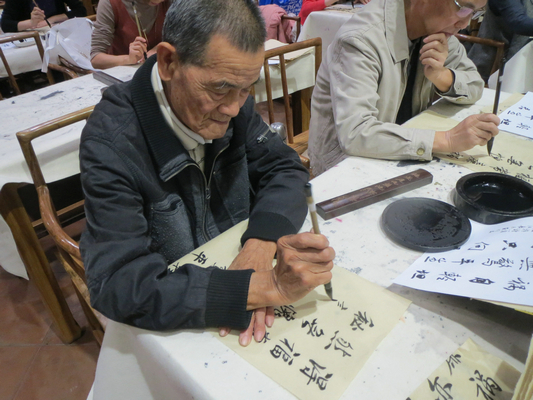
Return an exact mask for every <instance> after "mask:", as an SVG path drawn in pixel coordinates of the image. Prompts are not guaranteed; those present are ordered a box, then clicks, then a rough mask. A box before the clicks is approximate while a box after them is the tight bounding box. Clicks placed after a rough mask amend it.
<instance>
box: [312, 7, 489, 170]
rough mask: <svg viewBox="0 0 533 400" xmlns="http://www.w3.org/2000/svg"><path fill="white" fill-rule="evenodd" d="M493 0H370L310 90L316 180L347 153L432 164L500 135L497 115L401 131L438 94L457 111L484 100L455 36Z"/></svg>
mask: <svg viewBox="0 0 533 400" xmlns="http://www.w3.org/2000/svg"><path fill="white" fill-rule="evenodd" d="M485 3H486V0H469V1H467V0H372V1H371V2H370V3H369V4H367V5H366V6H365V7H364V8H363V9H362V10H361V11H359V12H358V13H356V14H355V15H354V16H353V17H352V18H351V19H350V20H349V21H348V22H346V24H344V25H343V26H342V27H341V29H340V30H339V31H338V32H337V35H336V37H335V39H334V41H333V43H332V44H331V45H330V46H329V48H328V53H327V57H326V59H325V60H324V62H323V63H322V65H321V67H320V71H319V73H318V77H317V84H316V86H315V89H314V92H313V99H312V110H311V123H310V127H311V128H310V131H309V157H310V159H311V167H312V168H313V172H314V173H315V174H320V173H322V172H323V171H325V170H326V169H328V168H330V167H332V166H334V165H335V164H337V163H338V162H339V161H341V160H342V159H343V158H345V157H346V156H347V155H355V156H364V157H373V158H384V159H390V160H397V159H414V160H431V159H432V157H433V153H446V152H456V151H464V150H467V149H470V148H472V147H474V146H476V145H485V144H486V143H487V141H488V140H489V139H491V138H492V137H493V136H495V135H497V134H498V125H499V119H498V117H497V116H495V115H494V114H479V115H473V116H470V117H468V118H466V119H465V120H464V121H462V122H461V123H460V124H459V125H457V126H456V127H455V128H453V129H451V130H449V131H435V130H432V129H430V127H428V129H410V128H406V127H402V126H400V124H402V123H403V122H405V121H407V120H408V119H409V118H411V117H412V116H414V115H416V114H418V113H420V112H422V111H423V110H425V109H426V108H427V107H428V105H429V104H430V102H431V100H432V99H433V97H434V94H437V95H438V96H440V97H442V98H444V99H445V100H447V101H450V102H454V103H457V104H470V103H473V102H475V101H477V100H478V99H479V98H480V97H481V93H482V91H483V85H484V83H483V80H482V79H481V77H480V75H479V73H478V72H477V70H476V67H475V65H474V64H473V63H472V62H471V61H470V60H469V59H468V58H467V56H466V53H465V50H464V47H463V46H462V45H461V44H460V43H459V41H458V40H457V39H456V38H455V37H454V36H453V34H454V33H457V32H458V31H459V30H460V29H463V28H465V27H466V26H467V25H468V24H469V22H470V19H471V18H477V17H478V16H479V15H481V14H482V12H483V7H484V6H485Z"/></svg>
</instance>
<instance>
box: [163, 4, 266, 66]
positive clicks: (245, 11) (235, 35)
mask: <svg viewBox="0 0 533 400" xmlns="http://www.w3.org/2000/svg"><path fill="white" fill-rule="evenodd" d="M214 35H221V36H224V37H225V38H227V39H228V40H229V42H230V43H231V45H232V46H234V47H236V48H237V49H239V50H240V51H244V52H250V53H255V52H257V51H259V50H260V49H261V48H262V47H263V46H264V43H265V40H266V29H265V22H264V20H263V17H262V16H261V11H259V7H257V5H256V4H255V3H254V2H253V0H174V2H173V3H172V4H171V6H170V8H169V9H168V12H167V15H166V18H165V23H164V25H163V41H164V42H168V43H170V44H171V45H173V46H174V48H175V49H176V52H177V55H178V57H179V60H180V62H181V63H183V64H184V65H190V64H192V65H199V66H201V65H203V64H204V62H205V52H206V50H207V46H208V44H209V42H210V40H211V38H212V37H213V36H214Z"/></svg>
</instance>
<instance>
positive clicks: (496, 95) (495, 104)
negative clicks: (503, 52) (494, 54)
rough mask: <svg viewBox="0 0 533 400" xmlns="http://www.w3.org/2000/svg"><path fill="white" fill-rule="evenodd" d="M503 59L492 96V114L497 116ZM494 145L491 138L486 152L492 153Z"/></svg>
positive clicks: (503, 65) (503, 58) (503, 59)
mask: <svg viewBox="0 0 533 400" xmlns="http://www.w3.org/2000/svg"><path fill="white" fill-rule="evenodd" d="M505 61H506V60H505V57H502V59H501V60H500V68H499V70H498V82H497V83H496V94H495V95H494V106H493V107H492V113H493V114H494V115H498V106H499V104H500V92H501V91H502V78H503V69H504V67H505ZM493 144H494V137H491V138H490V139H489V141H488V142H487V152H488V153H489V156H490V152H491V151H492V145H493Z"/></svg>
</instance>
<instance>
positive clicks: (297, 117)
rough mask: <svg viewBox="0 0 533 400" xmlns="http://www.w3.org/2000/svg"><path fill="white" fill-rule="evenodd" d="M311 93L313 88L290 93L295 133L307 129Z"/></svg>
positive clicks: (309, 117) (309, 116)
mask: <svg viewBox="0 0 533 400" xmlns="http://www.w3.org/2000/svg"><path fill="white" fill-rule="evenodd" d="M312 93H313V89H312V88H307V89H303V90H300V91H298V92H295V93H293V94H292V118H293V126H294V134H295V135H298V134H299V133H302V132H305V131H308V130H309V120H310V119H311V95H312Z"/></svg>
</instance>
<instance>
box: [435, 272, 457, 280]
mask: <svg viewBox="0 0 533 400" xmlns="http://www.w3.org/2000/svg"><path fill="white" fill-rule="evenodd" d="M460 277H461V275H459V274H456V273H455V272H444V274H440V275H439V277H438V278H437V280H438V281H445V282H447V281H454V282H455V281H457V278H460Z"/></svg>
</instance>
